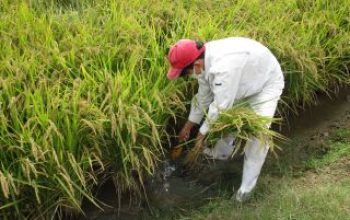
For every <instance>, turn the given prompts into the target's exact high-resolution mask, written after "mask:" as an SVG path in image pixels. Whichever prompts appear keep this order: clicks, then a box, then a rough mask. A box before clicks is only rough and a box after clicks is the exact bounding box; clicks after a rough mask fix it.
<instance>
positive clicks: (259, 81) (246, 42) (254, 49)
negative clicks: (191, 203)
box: [205, 37, 283, 100]
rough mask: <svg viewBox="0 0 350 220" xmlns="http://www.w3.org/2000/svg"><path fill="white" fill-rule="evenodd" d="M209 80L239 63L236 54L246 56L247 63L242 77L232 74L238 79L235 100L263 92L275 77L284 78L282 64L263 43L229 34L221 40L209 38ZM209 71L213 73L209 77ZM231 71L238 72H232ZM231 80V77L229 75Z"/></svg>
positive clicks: (242, 70)
mask: <svg viewBox="0 0 350 220" xmlns="http://www.w3.org/2000/svg"><path fill="white" fill-rule="evenodd" d="M205 46H206V54H205V64H206V73H207V74H206V79H207V80H208V81H210V79H211V78H214V77H215V74H216V73H217V72H221V71H223V69H224V68H234V67H233V66H234V65H237V61H236V59H237V57H240V56H246V57H247V59H246V60H245V63H239V64H238V65H243V67H242V69H241V75H240V76H239V77H237V76H233V77H232V78H231V79H232V80H239V81H240V82H239V84H238V90H237V93H236V97H235V99H236V100H240V99H242V98H246V97H249V96H252V95H254V94H257V93H259V92H261V91H262V89H263V88H264V86H266V84H267V82H268V81H269V80H271V79H274V78H276V77H279V78H281V76H282V79H281V80H283V75H282V74H281V73H282V72H281V71H277V72H276V69H277V70H280V66H279V63H278V61H277V59H276V58H275V56H274V55H273V54H272V53H271V52H270V50H269V49H268V48H266V47H265V46H264V45H262V44H261V43H259V42H257V41H254V40H252V39H248V38H243V37H230V38H225V39H221V40H215V41H210V42H208V43H206V44H205ZM210 74H213V75H214V76H212V77H210ZM231 74H235V75H236V74H238V73H237V72H234V71H233V72H232V73H231ZM228 79H229V78H228Z"/></svg>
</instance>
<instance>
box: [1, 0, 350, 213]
mask: <svg viewBox="0 0 350 220" xmlns="http://www.w3.org/2000/svg"><path fill="white" fill-rule="evenodd" d="M349 11H350V4H349V2H348V1H341V0H338V1H323V0H322V1H321V0H318V1H312V2H309V1H302V0H294V1H280V2H275V1H273V2H268V1H266V2H262V1H258V0H256V1H243V0H240V1H236V2H235V3H234V4H232V2H231V1H218V2H216V3H214V2H213V1H209V0H204V1H203V0H201V1H199V0H196V1H176V2H174V1H166V0H163V1H146V0H131V1H127V2H126V1H125V2H124V1H116V0H114V1H113V0H109V1H88V0H85V1H73V0H65V1H55V0H52V1H41V0H30V1H20V0H19V1H10V0H3V1H1V4H0V13H1V21H0V148H1V152H2V154H1V155H0V160H1V167H0V186H1V189H0V210H1V213H0V215H1V218H3V219H28V218H34V217H36V218H39V219H40V218H42V219H47V218H51V217H52V216H54V215H56V214H57V213H62V212H65V211H69V212H73V213H76V212H81V202H82V200H83V198H87V199H90V200H93V195H92V192H91V189H92V188H93V186H96V185H97V184H98V183H99V182H100V181H101V180H102V179H103V178H105V177H106V176H113V178H114V179H115V181H116V183H117V186H118V190H120V191H124V190H135V189H137V188H138V186H137V184H135V182H137V181H136V180H135V179H133V178H132V175H131V173H132V172H131V171H132V170H137V171H138V172H139V173H140V174H142V175H140V177H142V176H143V175H149V174H152V173H153V172H154V169H155V165H156V163H157V161H158V160H161V158H162V154H163V147H165V146H163V144H162V141H164V140H166V136H167V135H168V134H166V132H165V127H166V125H167V121H168V119H169V118H170V117H173V116H175V115H177V116H180V115H181V116H183V115H184V112H185V104H186V103H187V101H189V100H188V98H186V97H188V96H189V90H187V89H188V88H189V85H188V83H187V82H184V81H181V80H180V81H177V82H169V81H167V79H166V76H165V72H166V70H167V64H166V62H167V61H166V59H165V55H166V54H165V53H166V48H167V47H168V46H169V45H170V44H172V43H174V42H175V41H177V40H178V39H180V38H184V37H186V38H193V39H202V40H204V41H208V40H212V39H218V38H222V37H228V36H246V37H251V38H254V39H256V40H258V41H261V42H262V43H264V44H265V45H268V47H269V48H270V49H271V50H272V51H273V52H274V53H275V54H276V56H277V57H278V59H279V60H280V61H281V63H282V67H283V70H284V72H285V74H286V80H287V85H286V91H285V93H284V103H285V105H288V106H290V107H291V109H294V110H295V109H296V108H297V106H303V105H307V104H312V103H314V102H315V101H316V94H317V93H318V92H320V91H321V92H325V93H328V94H331V93H333V92H335V91H337V88H338V87H339V86H341V85H344V84H350V81H349V79H350V77H349V72H348V67H349V65H350V64H349V62H350V59H349V55H350V53H349V51H350V47H349V42H348V40H349V38H350V23H349ZM96 205H97V204H96Z"/></svg>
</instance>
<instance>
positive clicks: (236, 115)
mask: <svg viewBox="0 0 350 220" xmlns="http://www.w3.org/2000/svg"><path fill="white" fill-rule="evenodd" d="M280 122H281V119H280V118H270V117H266V116H261V115H258V114H257V113H255V111H254V110H253V108H252V107H251V106H250V105H249V104H248V103H247V102H242V103H239V104H236V105H235V106H233V107H232V108H231V109H229V110H226V111H222V112H221V113H220V115H219V118H218V119H217V120H216V121H215V122H212V123H210V132H209V134H208V136H207V137H206V142H207V145H208V146H214V145H215V143H216V142H217V141H218V140H220V139H221V138H224V137H226V136H228V135H233V136H234V137H235V150H234V152H233V153H232V155H231V156H233V155H235V154H236V153H237V152H239V151H240V150H244V149H242V147H244V143H246V141H248V140H250V139H251V138H253V137H254V138H257V139H259V140H260V141H261V142H262V143H263V145H262V146H265V145H268V146H269V147H270V150H271V151H272V152H274V150H275V148H279V147H278V146H277V145H276V143H275V142H274V140H280V141H283V140H286V137H284V136H283V135H282V134H280V133H278V132H276V131H274V130H271V129H269V127H270V126H269V125H270V124H271V123H280ZM202 148H203V146H195V147H194V148H193V149H191V151H190V152H189V153H188V155H187V158H186V161H185V162H186V164H187V165H188V166H189V167H194V166H195V165H196V164H197V159H198V156H199V154H200V153H201V152H202Z"/></svg>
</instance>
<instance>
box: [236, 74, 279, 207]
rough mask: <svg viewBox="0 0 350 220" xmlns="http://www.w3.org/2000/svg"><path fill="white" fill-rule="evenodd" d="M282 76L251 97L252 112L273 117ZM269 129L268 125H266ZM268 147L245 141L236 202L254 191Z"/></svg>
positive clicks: (257, 141) (259, 142)
mask: <svg viewBox="0 0 350 220" xmlns="http://www.w3.org/2000/svg"><path fill="white" fill-rule="evenodd" d="M283 85H284V84H283V76H282V81H281V80H280V78H278V80H276V82H275V83H271V84H270V86H269V87H267V88H265V89H264V90H263V91H262V92H261V93H260V94H258V95H256V96H254V97H252V98H251V99H250V100H249V102H250V104H251V106H252V108H253V109H254V111H255V112H256V113H257V114H259V115H262V116H268V117H273V116H274V114H275V111H276V108H277V104H278V100H279V99H280V95H281V93H282V90H283ZM266 126H268V127H270V124H268V125H266ZM268 149H269V146H267V145H265V144H263V143H262V142H261V141H260V140H258V139H257V138H255V137H253V138H252V139H251V140H249V141H247V143H246V146H245V149H244V154H245V155H244V165H243V176H242V183H241V186H240V188H239V189H238V191H237V193H236V200H238V201H240V202H241V201H244V200H246V199H247V198H248V197H249V194H250V193H251V191H252V190H253V189H254V187H255V185H256V182H257V180H258V177H259V175H260V171H261V168H262V166H263V164H264V162H265V158H266V155H267V152H268Z"/></svg>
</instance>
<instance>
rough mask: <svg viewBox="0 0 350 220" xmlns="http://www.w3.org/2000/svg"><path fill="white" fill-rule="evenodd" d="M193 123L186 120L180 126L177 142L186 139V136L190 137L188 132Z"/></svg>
mask: <svg viewBox="0 0 350 220" xmlns="http://www.w3.org/2000/svg"><path fill="white" fill-rule="evenodd" d="M194 125H195V123H194V122H191V121H187V122H186V123H185V125H184V126H183V127H182V129H181V131H180V133H179V142H180V143H181V142H185V141H187V140H188V138H190V133H191V130H192V128H193V126H194Z"/></svg>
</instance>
